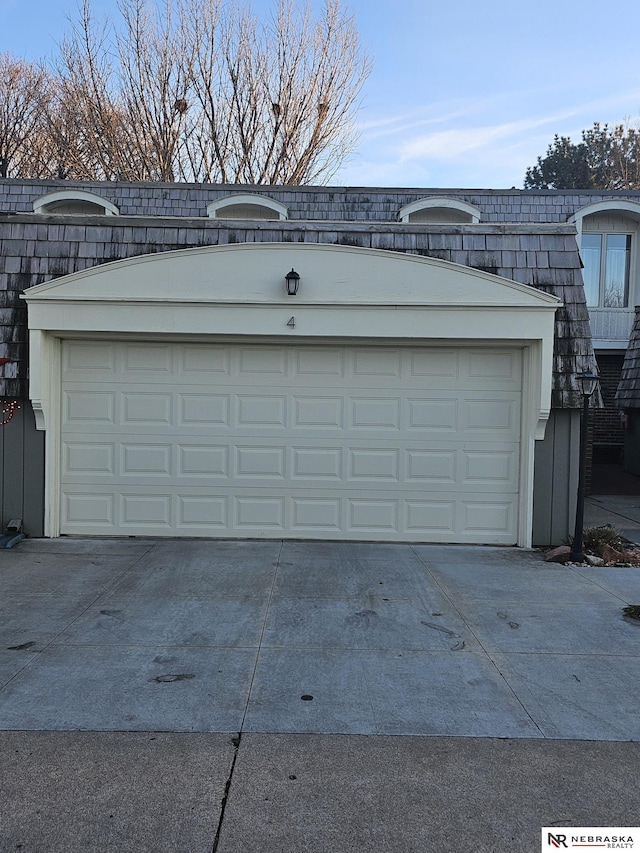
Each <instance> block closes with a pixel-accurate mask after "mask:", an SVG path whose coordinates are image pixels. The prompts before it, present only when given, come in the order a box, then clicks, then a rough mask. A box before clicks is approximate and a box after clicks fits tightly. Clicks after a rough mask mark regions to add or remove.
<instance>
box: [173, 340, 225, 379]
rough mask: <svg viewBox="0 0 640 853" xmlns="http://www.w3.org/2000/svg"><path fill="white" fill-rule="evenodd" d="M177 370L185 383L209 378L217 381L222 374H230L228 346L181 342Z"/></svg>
mask: <svg viewBox="0 0 640 853" xmlns="http://www.w3.org/2000/svg"><path fill="white" fill-rule="evenodd" d="M178 372H179V374H180V375H181V376H182V377H183V380H184V382H185V383H189V382H194V381H195V382H200V381H202V379H203V378H204V379H205V381H209V380H210V379H211V374H213V375H214V376H215V380H216V381H219V380H220V379H221V378H222V377H223V376H229V375H230V359H229V347H228V346H215V345H212V346H207V347H203V346H201V345H199V344H194V345H189V344H183V345H182V348H181V350H180V357H179V360H178Z"/></svg>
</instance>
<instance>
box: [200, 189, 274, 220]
mask: <svg viewBox="0 0 640 853" xmlns="http://www.w3.org/2000/svg"><path fill="white" fill-rule="evenodd" d="M207 216H209V217H211V218H212V219H287V218H288V211H287V208H286V207H285V206H284V204H280V202H279V201H275V200H274V199H272V198H269V197H268V196H262V195H250V194H240V193H238V194H237V195H228V196H226V197H225V198H217V199H216V200H215V201H212V202H211V204H209V205H208V206H207Z"/></svg>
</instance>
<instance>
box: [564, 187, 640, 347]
mask: <svg viewBox="0 0 640 853" xmlns="http://www.w3.org/2000/svg"><path fill="white" fill-rule="evenodd" d="M599 213H610V214H614V215H618V216H621V217H625V218H626V219H631V220H633V221H634V222H635V223H636V227H637V229H638V230H637V231H636V232H635V233H632V236H631V247H630V257H629V294H628V297H627V304H626V306H625V307H624V308H621V309H615V308H614V309H611V308H608V307H604V306H603V305H601V298H602V294H600V297H599V299H598V304H597V305H595V304H594V305H591V306H590V307H589V315H590V317H591V332H592V338H593V340H594V341H595V342H596V344H598V345H599V346H603V344H601V343H599V342H600V341H607V342H608V343H607V344H606V345H607V346H611V345H613V347H614V348H618V347H619V345H620V343H623V344H624V346H626V343H627V341H628V334H623V335H622V336H621V337H620V338H617V337H616V338H614V339H613V341H614V343H613V344H611V339H610V337H609V336H610V334H611V333H610V332H609V331H606V330H605V328H604V327H600V326H598V325H597V323H598V319H599V315H602V314H604V315H609V314H611V313H612V311H616V310H617V311H618V312H620V311H622V312H624V313H625V314H627V315H628V321H627V323H628V329H629V331H630V329H631V321H632V317H633V310H632V309H633V306H634V305H635V303H636V301H637V295H636V294H637V284H636V277H637V270H638V269H639V268H640V247H639V246H638V242H639V241H638V236H639V234H638V232H639V231H640V203H639V202H637V201H630V200H629V199H607V200H606V201H596V202H593V203H592V204H587V205H585V206H584V207H581V208H580V209H579V210H577V211H576V212H575V213H574V214H573V215H572V216H570V217H569V218H568V220H567V222H570V223H573V224H574V225H575V226H576V232H577V233H576V241H577V243H578V248H579V249H580V251H582V235H583V230H584V229H583V223H584V220H585V219H586V218H587V217H589V216H594V215H596V214H599ZM630 230H632V229H630ZM602 233H606V232H604V231H603V232H602Z"/></svg>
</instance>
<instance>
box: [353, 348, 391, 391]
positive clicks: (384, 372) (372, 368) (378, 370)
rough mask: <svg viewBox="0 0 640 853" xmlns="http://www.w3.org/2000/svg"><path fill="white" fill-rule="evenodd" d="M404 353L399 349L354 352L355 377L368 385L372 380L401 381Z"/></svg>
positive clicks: (364, 349)
mask: <svg viewBox="0 0 640 853" xmlns="http://www.w3.org/2000/svg"><path fill="white" fill-rule="evenodd" d="M401 356H402V352H401V350H399V349H381V348H371V349H367V348H366V347H363V348H361V349H358V350H354V351H353V377H354V378H360V379H362V380H363V382H364V384H365V385H366V384H367V383H368V382H369V381H371V379H372V378H380V377H384V378H386V379H400V378H401V376H402V361H401Z"/></svg>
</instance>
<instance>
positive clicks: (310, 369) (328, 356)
mask: <svg viewBox="0 0 640 853" xmlns="http://www.w3.org/2000/svg"><path fill="white" fill-rule="evenodd" d="M344 375H345V351H344V349H343V348H336V347H332V348H327V347H319V348H314V347H308V348H304V349H297V350H296V351H295V355H294V358H293V366H292V379H293V380H294V381H295V380H296V379H298V378H299V377H301V378H302V380H303V382H305V383H308V382H309V380H310V378H311V377H313V381H314V382H315V383H318V382H319V381H322V379H325V380H328V381H330V382H333V381H334V380H335V379H338V378H342V377H344Z"/></svg>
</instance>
